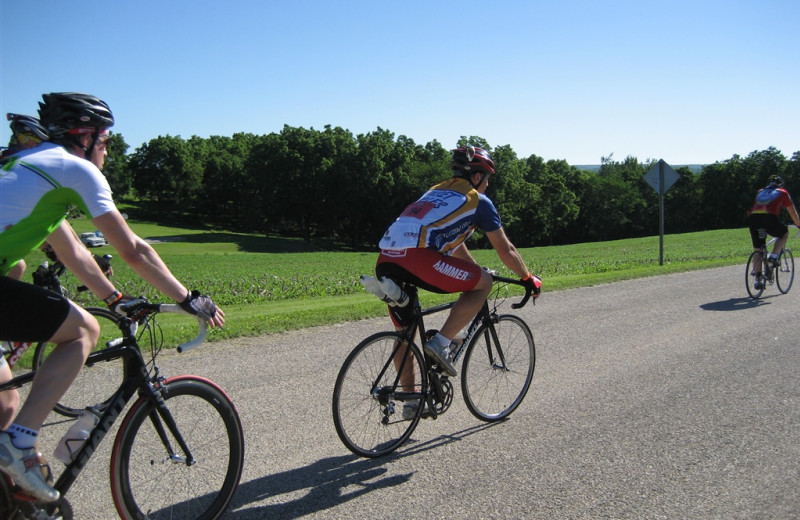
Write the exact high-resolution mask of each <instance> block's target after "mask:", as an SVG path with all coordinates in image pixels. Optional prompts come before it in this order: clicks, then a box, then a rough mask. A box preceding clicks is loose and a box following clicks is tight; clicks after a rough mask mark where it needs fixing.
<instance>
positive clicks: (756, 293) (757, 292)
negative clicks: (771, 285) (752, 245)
mask: <svg viewBox="0 0 800 520" xmlns="http://www.w3.org/2000/svg"><path fill="white" fill-rule="evenodd" d="M756 255H759V256H761V253H760V252H759V251H753V252H752V253H750V258H748V259H747V266H746V267H745V271H744V286H745V287H746V288H747V294H749V295H750V297H751V298H753V299H754V300H755V299H757V298H759V297H760V296H761V295H762V294H763V293H764V282H763V280H764V276H763V275H762V276H761V279H762V284H761V288H760V289H756V288H755V287H754V285H753V284H754V283H755V281H756V280H755V278H756V277H755V276H751V275H750V273H752V272H753V262H754V259H755V257H756ZM764 262H766V259H763V258H762V259H761V268H762V269H763V268H764Z"/></svg>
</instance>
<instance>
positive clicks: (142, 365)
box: [0, 301, 207, 507]
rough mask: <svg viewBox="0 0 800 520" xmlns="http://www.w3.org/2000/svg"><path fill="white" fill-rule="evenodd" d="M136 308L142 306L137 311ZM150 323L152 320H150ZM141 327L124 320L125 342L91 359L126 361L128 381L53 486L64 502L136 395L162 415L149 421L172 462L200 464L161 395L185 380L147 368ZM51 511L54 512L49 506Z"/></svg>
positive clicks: (20, 381)
mask: <svg viewBox="0 0 800 520" xmlns="http://www.w3.org/2000/svg"><path fill="white" fill-rule="evenodd" d="M126 305H128V306H130V307H131V308H135V309H138V308H142V309H146V313H147V314H148V315H149V314H150V313H153V314H155V313H157V312H178V313H182V312H183V311H182V310H180V307H179V306H177V305H158V304H149V303H146V302H145V303H144V304H142V302H141V301H134V302H131V303H129V304H126ZM137 305H139V306H140V307H136V306H137ZM140 316H144V314H140ZM150 318H151V317H149V316H148V318H146V319H150ZM137 325H138V323H137V321H136V318H133V319H132V318H130V317H124V318H122V319H121V320H120V323H119V328H120V332H121V336H122V337H121V338H116V339H114V340H111V341H109V342H108V344H107V345H106V348H103V349H100V350H96V351H93V352H92V353H90V354H89V356H88V358H87V360H86V363H85V365H92V364H95V363H102V362H106V361H111V360H115V359H120V358H121V359H122V360H123V380H122V383H121V384H120V385H119V387H118V389H117V390H116V391H115V392H114V394H113V396H112V398H111V399H110V401H109V404H108V406H107V407H106V408H105V409H104V411H103V412H102V413H101V416H100V418H99V420H98V423H97V424H96V425H95V427H94V428H93V429H92V431H91V432H90V433H89V437H88V438H87V440H86V442H84V444H83V446H82V447H81V448H80V449H79V450H78V451H77V452H76V453H75V456H74V457H73V460H72V461H71V462H70V463H69V464H68V465H67V466H66V467H65V468H64V471H63V472H62V473H61V474H60V475H59V478H58V480H57V481H56V482H55V484H54V485H53V487H54V488H55V489H57V490H58V491H59V492H60V493H61V496H62V497H64V496H65V495H66V493H67V492H68V491H69V489H70V488H71V487H72V485H73V484H74V483H75V481H76V480H77V478H78V476H79V475H80V473H81V471H82V470H83V469H84V468H85V467H86V465H87V464H88V462H89V459H90V458H91V457H92V455H93V454H94V453H95V451H96V450H97V448H98V446H99V445H100V443H101V442H102V441H103V439H104V438H105V437H106V435H107V434H108V433H109V431H110V430H111V428H112V426H113V425H114V423H115V422H116V420H117V419H118V418H119V416H120V414H122V412H123V411H124V410H125V408H126V406H127V404H128V403H129V402H130V401H131V400H133V399H136V396H137V394H138V396H139V397H138V399H140V400H141V399H146V400H148V401H150V402H152V403H153V405H154V410H155V412H157V413H151V414H150V416H149V417H150V420H151V421H152V423H153V427H154V429H155V431H156V432H157V435H158V438H159V439H160V440H161V442H162V444H163V446H164V448H165V450H166V454H167V456H168V458H169V460H172V461H180V462H181V463H184V464H186V465H187V466H191V465H193V464H194V463H195V462H196V461H195V459H194V457H193V455H192V453H191V450H190V449H189V446H188V445H187V443H186V441H185V440H184V437H183V436H182V434H181V432H180V430H179V428H178V426H177V423H176V421H175V419H174V418H173V416H172V414H171V412H170V411H169V409H168V407H167V405H166V403H165V401H164V398H163V397H162V394H161V388H162V387H163V386H165V385H166V384H169V383H170V382H171V381H176V380H179V379H181V378H182V377H185V376H176V377H173V378H170V379H166V378H163V377H161V376H159V370H158V367H156V366H155V364H153V366H152V367H149V366H148V362H146V361H145V359H144V356H143V354H142V352H141V350H140V347H139V344H138V341H137V338H136V330H137ZM198 327H199V332H198V336H197V337H196V338H195V339H193V340H192V341H190V342H188V343H185V344H183V345H181V346H180V347H179V349H178V350H179V351H185V350H187V349H189V348H192V347H194V346H196V345H198V344H200V343H202V342H203V341H204V340H205V334H206V331H207V327H206V323H205V322H204V321H203V320H198ZM35 374H36V372H35V371H33V370H32V371H29V372H26V373H24V374H21V375H19V376H17V377H14V378H12V379H11V380H10V381H8V382H6V383H4V384H2V385H0V392H2V391H6V390H12V389H15V388H20V387H22V386H24V385H26V384H29V383H31V382H32V381H33V379H34V376H35ZM167 432H169V433H170V434H171V435H172V436H173V438H174V439H175V440H176V442H177V443H178V445H179V448H180V451H181V452H182V453H183V455H184V456H183V457H180V456H178V455H177V454H176V451H175V449H174V448H173V447H172V445H171V443H170V441H169V439H168V436H167ZM56 504H57V503H54V504H53V505H52V507H58V506H57V505H56ZM46 507H50V505H47V506H46Z"/></svg>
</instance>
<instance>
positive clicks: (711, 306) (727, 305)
mask: <svg viewBox="0 0 800 520" xmlns="http://www.w3.org/2000/svg"><path fill="white" fill-rule="evenodd" d="M776 296H777V294H773V295H771V296H764V297H763V298H759V299H757V300H754V299H753V298H750V297H749V296H748V297H745V298H729V299H727V300H720V301H718V302H710V303H704V304H703V305H701V306H700V308H701V309H703V310H705V311H740V310H742V309H754V308H756V307H760V306H761V305H769V303H770V302H768V301H765V300H767V299H769V298H775V297H776Z"/></svg>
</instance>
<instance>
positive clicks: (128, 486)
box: [0, 299, 244, 520]
mask: <svg viewBox="0 0 800 520" xmlns="http://www.w3.org/2000/svg"><path fill="white" fill-rule="evenodd" d="M122 308H123V310H124V312H125V313H126V316H120V320H119V329H118V331H119V332H118V334H117V337H116V338H114V339H113V340H110V341H109V342H108V344H107V345H106V346H105V348H103V349H101V350H96V351H94V352H92V353H91V354H90V355H89V359H88V360H87V362H86V363H87V365H88V364H90V363H94V364H99V363H103V362H106V361H110V360H115V359H120V358H121V359H122V360H123V363H124V379H123V381H122V383H121V384H120V385H119V387H118V388H117V390H116V392H114V394H113V397H112V398H111V400H110V403H109V404H108V406H106V407H105V410H104V411H103V413H102V414H101V416H100V418H99V422H98V423H97V425H96V426H95V427H94V429H93V430H92V431H91V433H90V435H89V438H88V440H87V441H86V442H85V444H84V445H83V446H82V447H81V448H80V449H79V450H78V451H77V452H75V453H74V456H73V459H72V462H71V463H70V464H69V465H67V466H66V467H65V469H64V471H63V472H62V473H61V474H60V476H59V478H58V480H56V481H55V484H54V487H55V488H56V489H57V490H59V492H60V493H61V497H60V498H59V500H58V501H56V502H54V503H40V502H37V501H35V500H34V499H33V498H31V497H28V496H25V495H24V494H23V493H22V492H21V491H20V490H19V489H18V488H17V487H16V486H15V485H14V484H13V483H12V482H11V481H10V479H8V478H7V477H6V476H5V475H4V474H0V518H8V519H14V520H17V519H20V520H21V519H30V518H62V519H66V520H69V519H71V518H72V507H71V506H70V504H69V502H68V501H67V499H66V495H67V492H68V491H69V489H70V487H71V486H72V485H73V483H74V482H75V480H76V479H77V478H78V476H79V474H80V473H81V470H82V469H83V468H84V467H85V466H86V465H87V463H88V462H89V459H90V457H91V456H92V455H93V454H94V453H95V451H96V450H97V448H98V446H99V444H100V442H101V441H102V440H103V438H104V437H105V436H106V434H107V433H108V432H109V431H110V429H111V428H112V426H113V424H114V423H115V421H116V420H117V418H118V417H119V416H120V415H121V414H122V412H123V410H124V409H125V407H126V405H127V404H128V403H129V402H130V401H134V402H133V404H132V405H131V407H130V409H129V410H128V412H127V413H126V415H125V416H124V418H123V420H122V424H121V425H120V427H119V431H118V432H117V435H116V438H115V440H114V445H113V448H112V452H111V465H110V484H111V494H112V498H113V501H114V504H115V506H116V509H117V512H118V514H119V516H120V518H123V519H134V518H135V519H158V518H170V519H172V518H184V519H202V520H213V519H217V518H220V517H221V516H222V515H223V514H224V512H225V511H226V509H227V508H228V506H229V504H230V501H231V499H232V497H233V495H234V493H235V491H236V489H237V487H238V485H239V480H240V478H241V474H242V467H243V464H244V434H243V431H242V424H241V420H240V418H239V414H238V412H237V410H236V407H235V406H234V404H233V402H232V401H231V400H230V398H229V397H228V396H227V395H226V393H225V392H224V391H223V390H222V389H221V388H220V387H219V386H217V385H216V384H215V383H213V382H212V381H210V380H208V379H205V378H201V377H198V376H192V375H181V376H175V377H170V378H165V377H163V376H161V375H160V371H159V369H158V367H157V365H156V358H157V356H158V354H159V353H160V351H161V350H162V346H163V345H162V341H159V338H162V337H163V336H161V334H160V329H159V328H158V324H157V322H156V318H155V317H156V315H157V314H158V313H160V312H173V313H183V314H185V312H184V311H183V310H182V309H181V308H180V306H178V305H175V304H154V303H150V302H148V301H147V300H145V299H139V300H134V301H132V302H129V303H126V304H124V305H123V306H122ZM134 323H138V324H139V330H140V331H141V332H140V337H141V335H142V334H143V333H144V331H149V336H148V337H149V338H150V339H151V342H150V355H149V358H150V359H149V360H145V356H144V355H143V353H142V351H141V349H140V345H139V342H138V340H137V337H136V334H135V332H134V327H133V324H134ZM206 326H207V325H206V323H205V321H203V320H198V335H197V337H196V338H195V339H193V340H192V341H190V342H188V343H185V344H183V345H181V346H179V347H178V352H185V351H187V350H188V349H190V348H194V347H196V346H197V345H199V344H200V343H202V342H203V341H204V340H205V334H206ZM34 373H35V372H34V371H31V372H27V373H24V374H22V375H19V376H17V377H15V378H13V379H12V380H11V381H9V382H8V383H5V384H3V385H0V391H4V390H10V389H13V388H19V387H21V386H24V385H26V384H28V383H30V382H31V381H32V380H33V376H34Z"/></svg>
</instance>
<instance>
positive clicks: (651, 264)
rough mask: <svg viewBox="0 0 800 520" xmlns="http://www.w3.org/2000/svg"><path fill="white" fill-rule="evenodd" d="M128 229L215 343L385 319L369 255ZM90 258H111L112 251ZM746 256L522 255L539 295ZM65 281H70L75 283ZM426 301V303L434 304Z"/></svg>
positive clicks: (597, 246)
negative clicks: (206, 315) (179, 286)
mask: <svg viewBox="0 0 800 520" xmlns="http://www.w3.org/2000/svg"><path fill="white" fill-rule="evenodd" d="M74 226H75V227H76V229H77V230H78V231H84V230H87V229H91V228H90V227H87V226H90V224H89V223H88V222H87V221H75V222H74ZM131 227H132V228H133V229H134V230H135V231H136V232H137V233H138V234H139V235H140V236H142V237H145V238H150V239H152V240H151V242H152V243H153V247H155V248H156V250H157V251H158V252H159V254H160V255H161V256H162V258H163V259H164V260H165V261H166V263H167V265H169V266H170V268H171V269H172V271H173V272H174V273H175V274H176V276H177V277H178V278H179V279H180V280H181V281H182V282H183V283H184V284H185V285H187V286H188V287H190V288H193V289H194V288H197V289H199V290H201V291H202V292H204V293H207V294H209V295H211V296H212V297H213V298H214V300H215V301H216V302H217V303H218V304H219V305H220V306H221V307H223V308H224V309H225V312H226V314H227V325H226V327H225V330H224V331H219V332H216V333H215V335H214V337H217V338H220V337H236V336H241V335H254V334H263V333H270V332H276V331H281V330H287V329H292V328H300V327H307V326H311V325H317V324H324V323H331V322H340V321H345V320H352V319H359V318H363V317H370V316H377V315H382V314H384V313H385V309H384V308H383V306H382V304H380V303H379V302H378V301H377V300H376V299H375V298H374V297H373V296H371V295H368V294H367V293H366V292H365V291H364V289H363V288H362V286H361V285H360V284H359V283H358V278H359V277H360V276H361V275H362V274H372V273H373V268H374V264H375V259H376V257H377V253H376V252H369V253H353V252H326V251H319V250H314V249H315V248H314V247H312V246H310V245H308V244H306V243H304V242H303V241H301V240H292V239H282V238H276V237H263V236H254V235H246V234H237V233H221V232H210V231H207V230H186V229H180V228H166V227H161V226H156V225H151V224H138V223H132V224H131ZM790 244H791V242H790ZM94 251H95V252H96V253H99V254H103V253H106V252H109V253H111V254H114V251H113V249H112V248H111V247H110V246H106V247H103V248H98V249H96V250H94ZM749 251H750V244H749V234H748V232H747V230H745V229H736V230H718V231H708V232H701V233H689V234H683V235H667V236H666V237H665V239H664V265H663V266H662V265H659V239H658V237H648V238H639V239H629V240H619V241H613V242H602V243H589V244H576V245H569V246H553V247H534V248H528V249H523V250H521V253H522V255H523V257H524V258H525V260H526V262H527V263H528V266H529V267H530V269H531V271H533V272H534V273H537V274H539V275H540V276H541V277H542V278H543V279H544V289H545V291H552V290H558V289H566V288H571V287H578V286H587V285H595V284H600V283H608V282H613V281H617V280H623V279H630V278H636V277H641V276H654V275H658V274H665V273H670V272H677V271H685V270H692V269H702V268H708V267H715V266H722V265H730V264H734V263H742V264H744V262H745V261H746V258H747V256H746V255H748V254H749ZM473 253H474V256H475V257H476V259H477V260H478V261H479V262H480V263H481V264H483V265H485V266H487V267H491V268H493V269H497V270H499V271H500V272H501V274H509V273H508V271H506V270H505V269H504V268H503V267H502V264H501V263H500V261H499V260H498V258H497V256H496V254H495V253H494V252H493V251H491V250H488V251H474V252H473ZM37 255H38V253H35V254H33V255H32V258H30V259H28V261H29V264H30V265H37V263H38V261H39V260H40V259H39V258H38V257H37ZM42 258H43V257H42ZM113 265H114V270H115V276H114V282H115V283H116V284H117V286H118V287H119V288H120V289H121V290H122V291H123V292H124V293H126V294H134V295H144V296H147V297H149V298H152V299H158V298H159V297H158V295H157V293H156V291H154V290H153V289H152V288H151V287H149V286H148V285H147V284H145V283H143V282H142V281H141V280H139V279H138V277H137V276H136V275H135V274H134V273H133V272H131V271H130V269H129V268H128V267H127V266H126V265H124V264H123V263H122V262H120V261H113ZM66 281H67V284H69V283H74V277H72V276H69V277H68V278H67V280H66ZM84 298H85V299H84V300H82V301H81V302H82V303H84V304H92V305H97V304H98V303H99V302H98V301H97V300H93V298H92V297H91V296H86V297H84ZM424 298H426V299H428V300H429V301H431V302H433V301H436V300H437V299H440V298H441V297H438V296H433V295H425V296H424ZM428 300H425V299H424V300H423V301H424V302H426V301H428ZM172 319H173V317H170V319H169V320H166V321H167V322H171V321H172ZM184 321H185V320H184ZM181 328H183V327H181Z"/></svg>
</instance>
